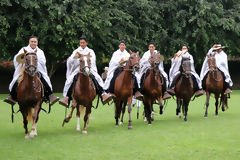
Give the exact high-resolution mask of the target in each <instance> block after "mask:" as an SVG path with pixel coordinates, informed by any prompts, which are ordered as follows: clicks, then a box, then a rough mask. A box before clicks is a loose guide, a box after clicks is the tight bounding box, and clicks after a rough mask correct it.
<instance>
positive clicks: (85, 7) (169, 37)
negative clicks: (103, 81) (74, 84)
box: [0, 0, 240, 74]
mask: <svg viewBox="0 0 240 160" xmlns="http://www.w3.org/2000/svg"><path fill="white" fill-rule="evenodd" d="M239 22H240V4H239V3H238V2H237V1H236V0H230V1H229V0H215V1H212V0H208V1H207V0H177V1H176V0H168V1H164V0H138V1H134V0H121V1H117V0H83V1H82V0H63V1H58V0H44V1H37V0H0V53H1V59H3V60H10V59H12V58H13V56H14V55H15V54H16V53H17V51H18V50H19V49H20V48H21V47H22V46H26V45H27V43H28V38H29V36H31V35H36V36H38V37H39V47H40V48H41V49H43V50H44V52H45V54H46V57H47V60H48V63H47V64H48V69H49V70H50V72H51V73H50V74H52V73H53V72H54V71H55V69H56V67H57V63H56V62H57V60H60V61H62V60H65V59H66V58H67V57H68V56H69V55H70V54H71V53H72V51H73V50H74V49H75V48H77V47H78V45H79V37H80V36H81V35H82V34H84V35H86V36H87V38H88V40H89V47H90V48H93V49H94V51H95V52H96V54H97V64H98V67H99V68H100V69H102V68H103V66H104V65H106V64H107V62H108V61H109V59H110V58H111V55H112V53H113V52H114V51H115V50H117V49H118V42H119V40H121V39H124V40H126V42H127V47H128V49H131V50H134V51H137V50H138V51H140V53H141V54H143V53H144V51H146V50H147V45H148V43H149V42H151V41H152V42H155V43H156V45H157V49H158V50H160V52H161V53H162V54H164V55H165V56H166V57H172V55H173V54H174V53H175V52H177V50H179V49H180V47H181V45H182V44H187V45H189V50H190V53H192V54H193V56H194V59H195V62H196V63H197V64H200V63H202V61H203V59H204V56H205V54H206V52H207V51H208V49H209V48H210V47H211V46H212V45H213V44H215V43H221V44H223V45H225V46H227V48H226V52H227V54H229V55H230V56H231V57H235V56H238V55H239V52H240V44H239V43H240V41H239V38H240V25H239V24H240V23H239Z"/></svg>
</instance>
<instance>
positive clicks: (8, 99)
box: [3, 95, 16, 105]
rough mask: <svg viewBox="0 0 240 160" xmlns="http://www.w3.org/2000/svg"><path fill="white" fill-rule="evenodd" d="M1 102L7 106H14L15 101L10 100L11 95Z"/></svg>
mask: <svg viewBox="0 0 240 160" xmlns="http://www.w3.org/2000/svg"><path fill="white" fill-rule="evenodd" d="M3 101H4V102H6V103H8V104H11V105H15V104H16V101H15V100H14V99H13V98H12V96H11V95H9V96H8V98H5V99H4V100H3Z"/></svg>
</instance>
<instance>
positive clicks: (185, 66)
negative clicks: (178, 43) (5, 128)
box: [175, 57, 194, 122]
mask: <svg viewBox="0 0 240 160" xmlns="http://www.w3.org/2000/svg"><path fill="white" fill-rule="evenodd" d="M193 85H194V83H193V79H192V74H191V62H190V58H188V57H182V61H181V66H180V75H179V76H178V77H177V81H176V85H175V93H176V97H177V109H176V115H177V116H179V117H181V115H180V111H181V107H182V112H183V115H184V121H185V122H186V121H187V112H188V105H189V102H190V100H191V98H192V96H193V94H194V86H193Z"/></svg>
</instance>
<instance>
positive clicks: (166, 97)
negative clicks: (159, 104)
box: [163, 91, 172, 100]
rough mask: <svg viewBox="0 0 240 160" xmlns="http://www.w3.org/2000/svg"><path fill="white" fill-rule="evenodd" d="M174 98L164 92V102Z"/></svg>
mask: <svg viewBox="0 0 240 160" xmlns="http://www.w3.org/2000/svg"><path fill="white" fill-rule="evenodd" d="M171 97H172V96H171V95H170V94H169V93H168V92H167V91H166V92H164V95H163V100H165V99H169V98H171Z"/></svg>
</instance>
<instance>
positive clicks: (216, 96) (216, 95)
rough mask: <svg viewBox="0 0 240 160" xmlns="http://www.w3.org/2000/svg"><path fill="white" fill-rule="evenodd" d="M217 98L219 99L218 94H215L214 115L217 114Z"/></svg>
mask: <svg viewBox="0 0 240 160" xmlns="http://www.w3.org/2000/svg"><path fill="white" fill-rule="evenodd" d="M218 99H219V94H215V107H216V110H215V116H218Z"/></svg>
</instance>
